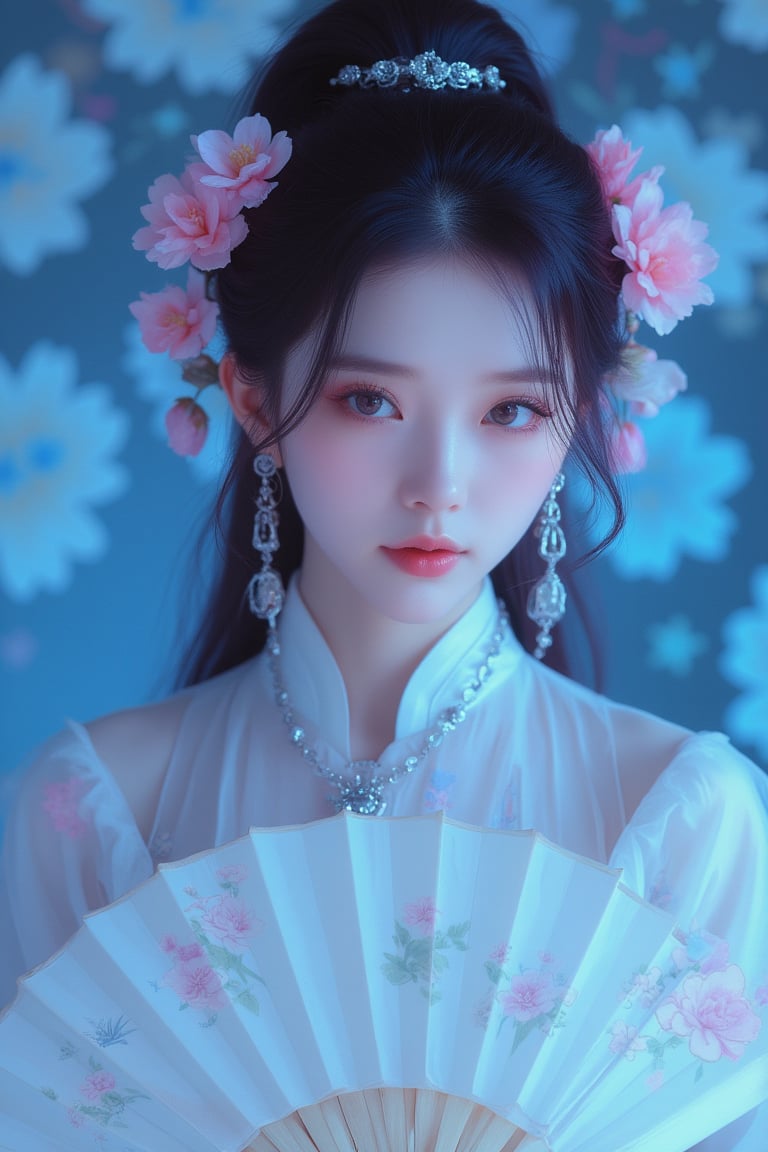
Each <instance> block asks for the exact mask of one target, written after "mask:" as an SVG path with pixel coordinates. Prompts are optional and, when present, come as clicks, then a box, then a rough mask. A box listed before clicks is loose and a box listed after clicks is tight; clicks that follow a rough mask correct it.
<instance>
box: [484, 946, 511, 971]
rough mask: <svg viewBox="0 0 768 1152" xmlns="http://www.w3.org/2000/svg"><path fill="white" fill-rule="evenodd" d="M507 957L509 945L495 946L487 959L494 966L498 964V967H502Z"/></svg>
mask: <svg viewBox="0 0 768 1152" xmlns="http://www.w3.org/2000/svg"><path fill="white" fill-rule="evenodd" d="M508 955H509V945H508V944H497V945H496V947H495V948H492V949H491V954H490V956H489V957H488V959H489V960H491V961H493V963H494V964H498V965H499V966H500V967H503V965H504V964H506V962H507V957H508Z"/></svg>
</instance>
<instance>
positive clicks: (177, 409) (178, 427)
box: [165, 396, 208, 456]
mask: <svg viewBox="0 0 768 1152" xmlns="http://www.w3.org/2000/svg"><path fill="white" fill-rule="evenodd" d="M165 429H166V432H167V433H168V447H169V448H170V449H171V450H172V451H173V452H175V453H176V455H177V456H197V455H198V454H199V452H200V451H201V450H202V447H203V445H204V444H205V439H206V436H207V435H208V415H207V413H206V412H205V410H204V409H203V408H201V407H200V405H199V404H196V403H195V401H194V400H192V399H191V397H189V396H182V397H181V398H180V399H179V400H177V401H176V403H175V404H174V405H173V407H172V408H169V409H168V411H167V412H166V414H165Z"/></svg>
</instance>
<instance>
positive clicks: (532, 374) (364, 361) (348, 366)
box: [330, 354, 554, 384]
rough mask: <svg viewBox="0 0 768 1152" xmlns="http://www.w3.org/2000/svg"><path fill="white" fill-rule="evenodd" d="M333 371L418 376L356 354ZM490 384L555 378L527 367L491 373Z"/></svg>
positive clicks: (337, 359) (545, 381)
mask: <svg viewBox="0 0 768 1152" xmlns="http://www.w3.org/2000/svg"><path fill="white" fill-rule="evenodd" d="M330 367H331V369H335V370H341V371H345V372H378V373H381V374H383V375H386V376H405V377H408V378H410V379H413V378H414V377H415V376H416V375H417V374H416V372H414V370H413V369H412V368H409V367H408V366H407V365H405V364H396V363H395V362H394V361H391V360H379V359H377V358H376V357H374V356H357V355H355V354H349V355H343V356H336V357H335V358H334V359H333V360H332V361H331V363H330ZM486 379H487V380H488V382H489V383H490V384H535V383H541V384H552V383H554V377H553V375H552V373H551V372H550V370H549V369H548V368H544V367H537V366H536V365H533V364H531V365H526V366H525V367H524V368H511V369H509V371H502V372H490V373H489V374H488V376H487V377H486Z"/></svg>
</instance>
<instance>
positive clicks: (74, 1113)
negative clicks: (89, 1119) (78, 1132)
mask: <svg viewBox="0 0 768 1152" xmlns="http://www.w3.org/2000/svg"><path fill="white" fill-rule="evenodd" d="M67 1120H69V1122H70V1124H71V1125H72V1127H73V1128H82V1127H84V1125H85V1116H83V1114H82V1112H78V1110H77V1108H67Z"/></svg>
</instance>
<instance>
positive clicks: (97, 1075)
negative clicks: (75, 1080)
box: [80, 1072, 115, 1100]
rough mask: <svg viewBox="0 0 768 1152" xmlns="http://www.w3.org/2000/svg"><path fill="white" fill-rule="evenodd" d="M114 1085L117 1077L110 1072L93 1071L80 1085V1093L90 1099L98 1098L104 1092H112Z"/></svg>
mask: <svg viewBox="0 0 768 1152" xmlns="http://www.w3.org/2000/svg"><path fill="white" fill-rule="evenodd" d="M114 1086H115V1078H114V1076H113V1075H112V1074H111V1073H110V1072H92V1073H91V1075H90V1076H86V1078H85V1083H84V1084H81V1085H80V1093H81V1095H83V1096H85V1097H86V1099H88V1100H97V1099H98V1098H99V1096H101V1094H102V1093H103V1092H111V1091H112V1089H113V1088H114Z"/></svg>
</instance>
